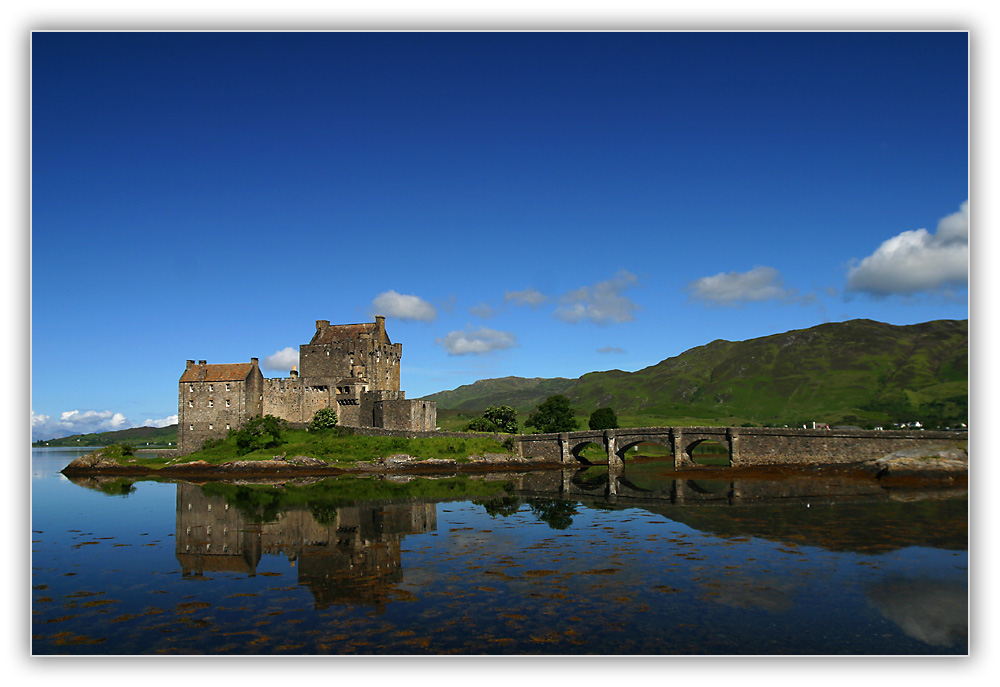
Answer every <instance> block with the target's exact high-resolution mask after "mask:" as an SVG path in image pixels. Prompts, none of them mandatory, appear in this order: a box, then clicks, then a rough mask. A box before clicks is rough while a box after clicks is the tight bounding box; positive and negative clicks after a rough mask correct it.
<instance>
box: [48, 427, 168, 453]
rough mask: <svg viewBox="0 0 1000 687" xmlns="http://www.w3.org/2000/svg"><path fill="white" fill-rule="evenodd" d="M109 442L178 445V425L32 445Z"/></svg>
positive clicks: (141, 445)
mask: <svg viewBox="0 0 1000 687" xmlns="http://www.w3.org/2000/svg"><path fill="white" fill-rule="evenodd" d="M109 444H132V445H133V446H135V447H136V448H144V447H145V446H146V445H147V444H148V445H150V446H168V445H170V446H177V425H167V426H166V427H133V428H131V429H120V430H118V431H116V432H96V433H92V434H74V435H73V436H69V437H63V438H61V439H43V440H40V441H36V442H35V443H33V444H32V446H36V447H38V446H50V447H51V446H61V447H67V446H107V445H109Z"/></svg>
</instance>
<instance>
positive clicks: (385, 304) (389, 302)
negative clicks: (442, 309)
mask: <svg viewBox="0 0 1000 687" xmlns="http://www.w3.org/2000/svg"><path fill="white" fill-rule="evenodd" d="M372 313H373V314H375V315H385V316H386V317H395V318H397V319H400V320H421V321H423V322H432V321H433V320H434V318H435V317H437V310H435V308H434V306H433V305H431V304H430V303H428V302H427V301H425V300H424V299H423V298H420V297H419V296H412V295H410V296H405V295H403V294H401V293H396V292H395V291H386V292H384V293H380V294H379V295H377V296H376V297H375V300H373V301H372Z"/></svg>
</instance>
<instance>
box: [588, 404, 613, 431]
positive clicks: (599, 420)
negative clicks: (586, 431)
mask: <svg viewBox="0 0 1000 687" xmlns="http://www.w3.org/2000/svg"><path fill="white" fill-rule="evenodd" d="M590 428H591V429H617V428H618V415H617V414H616V413H615V411H614V408H598V409H597V410H595V411H594V412H592V413H591V414H590Z"/></svg>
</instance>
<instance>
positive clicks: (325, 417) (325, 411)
mask: <svg viewBox="0 0 1000 687" xmlns="http://www.w3.org/2000/svg"><path fill="white" fill-rule="evenodd" d="M336 426H337V411H336V410H335V409H333V408H320V409H319V410H317V411H316V414H315V415H313V419H312V421H311V422H310V423H309V430H310V431H311V432H316V431H319V430H322V429H333V428H334V427H336Z"/></svg>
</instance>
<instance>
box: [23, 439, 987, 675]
mask: <svg viewBox="0 0 1000 687" xmlns="http://www.w3.org/2000/svg"><path fill="white" fill-rule="evenodd" d="M75 455H77V454H75V453H72V452H67V451H54V450H45V449H42V450H35V451H33V453H32V466H33V469H32V542H33V543H32V560H31V566H32V568H31V573H32V575H31V584H32V613H33V622H32V635H33V639H32V650H33V653H34V654H36V655H38V654H112V655H122V654H202V653H207V654H265V655H272V654H274V655H281V654H549V655H552V654H613V655H617V654H646V655H660V654H726V655H732V654H811V655H835V654H879V655H891V654H965V653H967V651H968V640H967V615H968V606H967V597H968V568H967V565H968V551H967V534H966V533H967V525H968V523H967V500H966V498H965V495H964V493H962V492H958V493H945V492H936V491H932V492H921V493H918V494H914V493H889V492H886V491H885V490H883V489H881V488H878V487H877V486H875V485H862V486H858V485H851V484H844V483H837V482H836V481H832V482H830V481H819V480H815V479H814V480H812V481H801V480H800V481H798V482H787V483H785V482H783V483H780V484H770V485H764V484H760V483H749V482H747V483H732V482H729V481H726V480H701V481H696V482H691V481H684V482H680V481H677V482H675V481H674V480H673V479H671V478H670V476H669V472H668V471H667V470H666V468H665V467H664V466H662V465H655V464H653V465H641V466H628V467H627V468H626V470H625V473H624V474H623V475H621V476H619V478H618V479H616V480H615V481H614V482H613V483H609V481H608V477H607V471H606V469H604V470H601V469H591V470H589V471H587V472H582V473H576V472H569V471H567V472H566V473H564V474H563V473H560V472H558V471H555V472H551V471H549V472H544V473H532V474H528V475H524V474H519V475H509V474H507V475H494V476H490V477H489V478H488V479H479V480H474V481H470V480H468V479H466V478H454V479H445V480H414V481H411V482H408V483H402V482H401V481H389V480H382V481H378V480H375V479H371V478H369V479H366V480H358V479H353V478H352V479H344V478H342V479H338V480H325V481H322V482H319V483H315V484H310V483H300V484H297V485H293V486H291V487H289V488H286V489H281V488H277V487H260V486H252V485H223V484H209V485H203V486H199V485H193V484H175V483H158V482H151V481H144V482H136V483H134V484H132V483H128V482H125V483H122V482H111V483H104V484H98V483H96V482H94V481H84V482H81V483H80V484H75V483H73V482H71V481H69V480H67V479H66V478H65V477H63V476H62V475H60V474H59V470H61V469H62V468H63V467H64V466H65V465H66V464H67V463H68V462H69V461H70V460H71V459H72V457H74V456H75ZM609 484H611V486H612V488H611V489H610V491H611V492H613V493H612V494H610V495H609V494H608V492H609ZM470 485H471V486H470ZM505 485H506V486H505ZM469 489H474V490H475V491H474V492H473V493H472V495H468V490H469ZM486 490H489V491H493V492H495V494H493V495H486V493H485V492H486Z"/></svg>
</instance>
